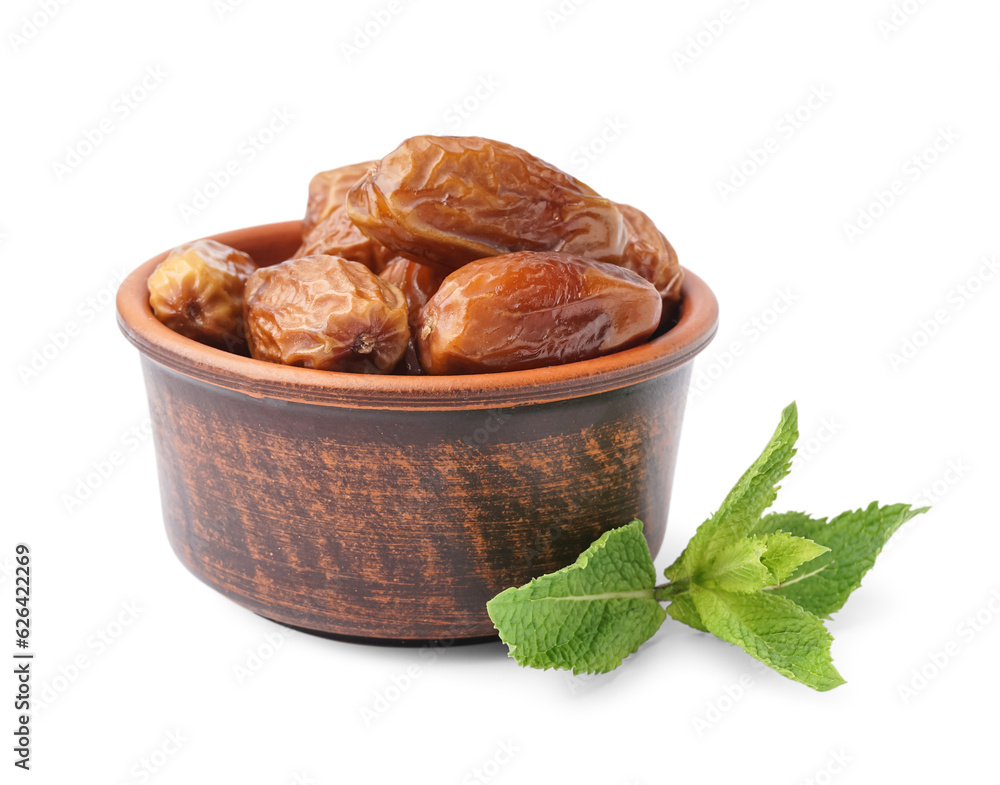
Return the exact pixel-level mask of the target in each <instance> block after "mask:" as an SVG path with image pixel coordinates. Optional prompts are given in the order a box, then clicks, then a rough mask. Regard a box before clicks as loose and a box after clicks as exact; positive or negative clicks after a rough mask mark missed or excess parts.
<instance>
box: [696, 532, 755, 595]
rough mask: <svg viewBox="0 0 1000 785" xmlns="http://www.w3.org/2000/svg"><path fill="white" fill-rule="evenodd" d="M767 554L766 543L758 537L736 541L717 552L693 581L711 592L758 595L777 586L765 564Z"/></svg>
mask: <svg viewBox="0 0 1000 785" xmlns="http://www.w3.org/2000/svg"><path fill="white" fill-rule="evenodd" d="M766 550H767V546H766V545H765V544H764V542H763V540H761V539H758V538H756V537H747V538H744V539H742V540H734V541H733V542H731V543H729V544H728V545H725V546H722V547H721V548H720V549H719V550H718V551H716V552H715V555H714V556H712V558H711V559H710V560H709V562H708V564H706V565H705V566H704V567H703V568H702V569H701V570H699V571H698V572H696V573H695V574H694V575H692V576H691V580H692V581H694V582H695V583H697V584H698V585H699V586H704V587H706V588H710V589H722V590H723V591H737V592H750V591H757V589H760V588H762V587H764V586H767V585H769V584H771V583H774V581H773V580H772V575H771V571H770V570H768V569H767V567H765V566H764V564H763V563H762V562H761V556H763V555H764V552H765V551H766Z"/></svg>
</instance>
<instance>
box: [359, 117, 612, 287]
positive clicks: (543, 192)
mask: <svg viewBox="0 0 1000 785" xmlns="http://www.w3.org/2000/svg"><path fill="white" fill-rule="evenodd" d="M346 205H347V211H348V213H349V215H350V217H351V220H352V221H354V223H355V224H356V225H357V226H358V228H359V229H361V231H362V232H364V233H365V234H366V235H368V236H369V237H371V238H373V239H375V240H377V241H378V242H380V243H382V244H383V245H385V246H387V247H389V248H392V249H394V250H395V251H396V252H397V253H399V254H400V255H402V256H406V257H408V258H412V259H414V260H415V261H420V262H425V263H428V264H432V265H437V266H440V267H443V268H446V269H449V270H454V269H457V268H459V267H461V266H462V265H464V264H467V263H468V262H471V261H475V260H476V259H482V258H484V257H490V256H499V255H501V254H504V253H508V252H511V251H522V250H530V251H563V252H566V253H574V254H578V255H581V256H587V257H589V258H591V259H598V260H601V261H608V262H618V261H620V260H621V255H622V252H623V251H624V250H625V243H626V239H627V238H626V232H625V226H624V221H623V219H622V216H621V213H620V212H619V211H618V207H617V206H616V205H615V204H614V203H613V202H611V201H610V200H608V199H605V198H603V197H601V196H600V195H599V194H597V193H596V192H594V191H593V190H592V189H591V188H589V187H588V186H586V185H584V184H583V183H581V182H580V181H579V180H577V179H576V178H574V177H571V176H570V175H568V174H566V173H565V172H562V171H560V170H559V169H556V168H555V167H554V166H552V165H550V164H547V163H545V161H542V160H541V159H540V158H536V157H535V156H533V155H531V154H530V153H527V152H525V151H524V150H522V149H520V148H518V147H514V146H513V145H509V144H504V143H502V142H494V141H491V140H489V139H482V138H479V137H475V136H415V137H412V138H410V139H407V140H406V141H405V142H403V144H401V145H400V146H399V147H398V148H396V150H394V151H393V152H391V153H389V155H387V156H386V157H385V158H383V159H382V160H381V161H379V162H378V163H377V164H376V165H375V166H374V167H373V168H372V169H370V170H369V171H368V172H367V173H366V174H365V175H364V176H363V177H362V178H361V179H360V180H359V181H358V183H357V184H356V185H355V186H354V187H353V188H352V189H351V190H350V192H349V193H348V195H347V202H346Z"/></svg>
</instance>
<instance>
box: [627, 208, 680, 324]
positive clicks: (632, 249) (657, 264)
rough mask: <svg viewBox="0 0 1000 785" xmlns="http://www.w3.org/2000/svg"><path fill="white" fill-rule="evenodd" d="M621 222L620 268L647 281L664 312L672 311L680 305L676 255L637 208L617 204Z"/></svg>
mask: <svg viewBox="0 0 1000 785" xmlns="http://www.w3.org/2000/svg"><path fill="white" fill-rule="evenodd" d="M618 209H619V210H620V211H621V214H622V217H623V218H624V219H625V228H626V231H627V232H628V241H627V242H626V244H625V252H624V253H623V254H622V259H621V262H620V264H621V266H622V267H626V268H628V269H629V270H631V271H632V272H634V273H637V274H638V275H640V276H641V277H643V278H645V279H646V280H647V281H649V282H650V283H651V284H653V286H655V287H656V290H657V291H658V292H659V293H660V296H661V297H662V298H663V308H664V311H673V309H674V307H675V306H676V305H677V304H678V303H679V302H680V297H681V283H683V281H684V272H683V270H681V266H680V264H679V263H678V262H677V253H676V252H675V251H674V248H673V246H672V245H671V244H670V243H669V242H668V241H667V238H666V237H665V236H664V235H663V232H661V231H660V230H659V229H657V228H656V224H654V223H653V219H652V218H650V217H649V216H648V215H646V214H645V213H644V212H643V211H642V210H640V209H638V208H637V207H632V206H631V205H627V204H619V205H618Z"/></svg>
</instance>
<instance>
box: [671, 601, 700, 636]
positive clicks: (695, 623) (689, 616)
mask: <svg viewBox="0 0 1000 785" xmlns="http://www.w3.org/2000/svg"><path fill="white" fill-rule="evenodd" d="M667 614H668V615H670V616H671V617H672V618H673V619H675V620H676V621H679V622H680V623H681V624H686V625H687V626H688V627H694V628H695V629H696V630H700V631H701V632H708V627H706V626H705V623H704V622H703V621H702V620H701V616H699V615H698V609H697V608H695V607H694V600H693V599H691V595H690V594H687V593H685V594H680V595H678V596H677V597H674V598H673V600H672V601H671V603H670V604H669V605H668V606H667Z"/></svg>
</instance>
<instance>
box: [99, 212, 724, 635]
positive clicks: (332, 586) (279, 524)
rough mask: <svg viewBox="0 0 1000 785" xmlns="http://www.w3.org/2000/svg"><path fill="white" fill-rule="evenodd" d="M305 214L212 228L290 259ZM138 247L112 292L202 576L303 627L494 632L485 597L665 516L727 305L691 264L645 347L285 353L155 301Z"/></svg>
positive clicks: (170, 493)
mask: <svg viewBox="0 0 1000 785" xmlns="http://www.w3.org/2000/svg"><path fill="white" fill-rule="evenodd" d="M299 238H300V224H299V222H298V221H289V222H285V223H277V224H270V225H266V226H255V227H251V228H247V229H241V230H238V231H234V232H228V233H225V234H220V235H216V236H215V237H214V238H213V239H215V240H218V241H219V242H222V243H225V244H227V245H231V246H233V247H235V248H238V249H240V250H242V251H246V252H247V253H249V254H250V255H251V256H252V257H253V258H254V259H255V260H256V261H257V263H258V264H262V265H267V264H274V263H277V262H279V261H282V260H283V259H286V258H288V256H289V255H291V254H292V253H293V252H294V250H295V248H296V247H297V246H298V244H299ZM165 256H166V253H163V254H160V255H159V256H156V257H155V258H153V259H150V260H149V261H148V262H146V263H145V264H143V265H142V266H140V267H139V268H138V269H137V270H135V272H133V273H132V274H131V275H130V276H129V277H128V278H127V279H126V280H125V281H124V283H123V284H122V285H121V288H120V290H119V292H118V303H117V305H118V322H119V325H120V327H121V329H122V332H123V333H124V334H125V336H126V338H128V340H129V341H131V342H132V344H134V345H135V346H136V348H138V349H139V351H140V353H141V355H142V357H141V359H142V369H143V373H144V375H145V381H146V390H147V394H148V398H149V409H150V414H151V418H152V424H153V435H154V442H155V448H156V460H157V465H158V469H159V482H160V496H161V502H162V508H163V519H164V522H165V524H166V530H167V537H168V539H169V541H170V544H171V546H172V547H173V549H174V551H175V552H176V554H177V556H178V557H179V558H180V560H181V561H182V562H183V563H184V565H185V566H186V567H187V568H188V569H189V570H190V571H191V572H193V573H194V574H195V575H196V576H197V577H198V578H200V579H201V580H202V581H204V582H205V583H207V584H208V585H209V586H211V587H213V588H214V589H216V590H217V591H219V592H221V593H222V594H224V595H225V596H226V597H229V598H230V599H232V600H234V601H235V602H237V603H239V604H240V605H243V606H245V607H247V608H249V609H250V610H252V611H254V612H256V613H258V614H260V615H262V616H265V617H267V618H270V619H273V620H275V621H278V622H281V623H283V624H287V625H291V626H293V627H297V628H300V629H304V630H308V631H311V632H316V633H321V634H326V635H330V636H333V637H340V638H348V639H362V640H365V641H369V642H378V643H395V644H417V643H421V642H425V641H432V640H442V639H449V640H455V639H459V640H475V639H480V638H491V637H493V636H494V635H495V630H494V628H493V625H492V624H491V622H490V619H489V617H488V616H487V614H486V601H487V600H488V599H490V598H491V597H492V596H493V595H494V594H496V593H497V592H498V591H500V590H502V589H505V588H507V587H508V586H513V585H518V584H521V583H525V582H526V581H528V580H529V579H530V578H532V577H534V576H537V575H541V574H544V573H547V572H550V571H552V570H555V569H559V568H561V567H564V566H566V565H567V564H569V563H571V562H572V561H574V560H575V558H576V557H577V555H578V554H579V553H580V552H581V551H582V550H584V549H585V548H586V547H587V546H588V545H589V544H590V543H591V542H592V541H593V540H594V539H596V538H597V537H598V536H600V534H601V533H602V532H603V531H605V530H607V529H609V528H614V527H616V526H621V525H623V524H625V523H627V522H628V521H630V520H631V519H632V518H636V517H638V518H640V519H642V520H643V521H644V522H645V534H646V538H647V539H648V541H649V546H650V549H651V551H652V552H653V554H654V555H655V553H656V551H657V550H658V549H659V547H660V544H661V542H662V540H663V534H664V530H665V527H666V525H667V511H668V508H669V504H670V492H671V484H672V479H673V473H674V464H675V462H676V459H677V448H678V442H679V439H680V432H681V420H682V418H683V414H684V405H685V400H686V395H687V389H688V384H689V379H690V375H691V361H692V360H693V359H694V357H695V355H696V354H698V352H700V351H701V350H702V349H704V348H705V346H706V345H707V344H708V343H709V341H710V340H711V339H712V337H713V335H714V333H715V330H716V324H717V317H718V305H717V303H716V300H715V297H714V295H713V294H712V292H711V290H710V289H709V288H708V286H707V285H706V284H705V283H704V282H703V281H702V280H701V279H700V278H698V277H697V276H696V275H694V274H693V273H690V272H686V278H685V282H684V288H683V301H682V306H681V312H680V317H679V321H678V323H677V324H676V326H674V327H673V328H672V329H670V330H669V331H668V332H666V333H664V334H662V335H659V336H658V337H655V338H654V339H653V340H652V341H650V342H649V343H647V344H644V345H642V346H639V347H636V348H634V349H629V350H627V351H623V352H619V353H617V354H613V355H609V356H606V357H601V358H597V359H593V360H586V361H583V362H577V363H571V364H568V365H563V366H556V367H550V368H540V369H536V370H530V371H516V372H508V373H497V374H482V375H469V376H438V377H420V376H413V377H408V376H373V375H360V374H346V373H337V372H330V371H317V370H311V369H305V368H292V367H287V366H281V365H275V364H271V363H266V362H261V361H257V360H252V359H249V358H246V357H241V356H238V355H235V354H228V353H226V352H223V351H220V350H218V349H214V348H211V347H208V346H203V345H202V344H200V343H197V342H195V341H192V340H190V339H188V338H185V337H183V336H181V335H179V334H177V333H175V332H173V331H171V330H170V329H168V328H167V327H165V326H164V325H162V324H161V323H160V322H158V321H157V320H156V318H155V317H154V316H153V313H152V311H151V310H150V307H149V302H148V296H147V290H146V279H147V278H148V277H149V275H150V273H151V272H152V271H153V269H154V268H155V267H156V266H157V265H158V264H159V263H160V262H161V261H162V260H163V259H164V258H165Z"/></svg>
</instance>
